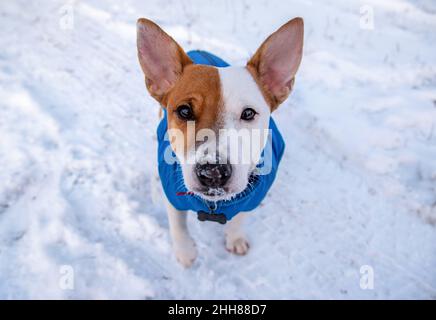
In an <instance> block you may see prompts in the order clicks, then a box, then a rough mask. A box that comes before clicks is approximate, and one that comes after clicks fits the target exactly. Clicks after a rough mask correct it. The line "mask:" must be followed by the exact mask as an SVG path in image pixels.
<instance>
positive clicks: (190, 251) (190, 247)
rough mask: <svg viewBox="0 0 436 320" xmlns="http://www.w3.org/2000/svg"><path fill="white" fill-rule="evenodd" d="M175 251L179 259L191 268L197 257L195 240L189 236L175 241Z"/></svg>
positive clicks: (183, 264) (186, 266)
mask: <svg viewBox="0 0 436 320" xmlns="http://www.w3.org/2000/svg"><path fill="white" fill-rule="evenodd" d="M174 253H175V255H176V258H177V261H178V262H179V263H180V264H181V265H182V266H184V267H185V268H189V267H190V266H192V264H193V263H194V261H195V259H196V258H197V248H196V246H195V242H194V240H192V239H191V238H190V237H187V238H184V239H183V240H179V241H177V242H175V243H174Z"/></svg>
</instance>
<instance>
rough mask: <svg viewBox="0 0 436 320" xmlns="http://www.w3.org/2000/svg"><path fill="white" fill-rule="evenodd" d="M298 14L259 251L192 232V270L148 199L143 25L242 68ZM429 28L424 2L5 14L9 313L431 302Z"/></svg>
mask: <svg viewBox="0 0 436 320" xmlns="http://www.w3.org/2000/svg"><path fill="white" fill-rule="evenodd" d="M368 10H369V11H368ZM371 10H373V14H374V15H373V18H374V20H373V22H374V24H373V26H372V25H371V21H369V25H368V21H367V20H366V17H367V16H366V14H368V12H369V13H371ZM295 16H302V17H303V18H304V19H305V49H304V57H303V62H302V65H301V68H300V71H299V73H298V76H297V81H296V86H295V91H294V92H293V94H292V96H291V97H290V99H288V100H287V102H286V103H284V104H283V105H282V106H281V107H280V108H279V109H278V110H277V112H275V119H276V121H277V124H278V126H279V128H280V129H281V131H282V133H283V136H284V138H285V141H286V143H287V149H286V151H285V155H284V158H283V161H282V163H281V167H280V169H279V172H278V178H277V180H276V183H275V184H274V186H273V188H272V190H271V191H270V193H269V194H268V196H267V199H266V200H265V201H264V202H263V203H262V205H261V206H260V207H259V208H258V209H257V210H256V211H255V212H253V213H252V214H251V217H250V218H249V219H248V220H247V223H246V230H247V233H248V236H249V239H250V242H251V249H250V252H249V254H248V255H247V256H245V257H238V256H233V255H231V254H230V253H228V252H227V251H226V250H225V247H224V237H223V232H222V226H220V225H218V224H213V223H206V222H205V223H200V222H198V221H196V217H195V215H194V214H192V215H191V216H190V217H189V225H190V229H191V233H192V235H193V238H194V239H196V242H197V246H198V249H199V258H198V260H197V261H196V262H195V264H194V265H193V267H192V268H191V269H187V270H185V269H183V268H182V267H181V266H180V265H178V264H177V262H176V260H175V258H174V256H173V254H172V251H171V243H170V239H169V234H168V222H167V218H166V213H165V209H164V207H163V204H162V200H159V199H158V195H157V192H156V191H155V190H154V189H153V188H152V187H151V180H152V179H154V178H153V177H154V172H155V170H156V168H155V161H153V159H154V158H155V156H156V154H155V152H156V151H155V149H156V146H155V141H154V133H155V129H156V124H157V110H158V106H157V104H156V103H155V102H154V101H153V100H152V99H151V98H150V97H149V96H148V94H147V93H146V90H145V86H144V80H143V75H142V73H141V70H140V67H139V64H138V61H137V57H136V30H135V24H136V19H137V18H139V17H147V18H149V19H152V20H154V21H156V22H157V23H158V24H159V25H161V26H162V27H163V28H164V29H165V30H166V31H167V32H168V33H169V34H171V35H172V36H173V37H174V38H175V39H176V40H177V41H178V42H179V43H180V44H181V45H182V46H183V47H184V48H185V50H189V49H204V50H210V51H211V52H213V53H214V54H216V55H218V56H221V57H222V58H223V59H225V60H227V61H229V62H230V63H232V64H240V65H243V64H244V63H245V61H247V59H248V58H249V57H250V55H251V54H253V53H254V51H255V50H256V49H257V47H258V46H259V45H260V43H261V42H262V41H263V39H264V38H265V37H266V36H268V35H269V34H270V33H271V32H272V31H274V30H275V29H277V28H278V27H279V26H280V25H282V24H283V23H285V22H286V21H288V20H289V19H291V18H293V17H295ZM370 20H371V19H370ZM368 26H369V27H368ZM372 27H373V28H372ZM435 29H436V5H435V3H434V2H433V1H430V0H428V1H425V0H421V1H407V0H397V1H394V0H387V1H376V0H366V1H365V2H361V1H345V0H337V1H333V0H330V1H308V0H300V1H281V0H277V1H270V0H268V1H266V0H264V1H257V0H256V1H249V0H245V1H230V0H228V1H227V0H226V1H218V0H215V1H174V0H167V1H162V0H160V1H156V0H146V1H132V0H127V1H115V0H110V1H102V0H91V1H71V2H68V1H60V2H56V1H36V0H33V1H24V0H15V1H2V3H1V4H0V47H1V50H0V168H1V170H0V298H2V299H14V298H24V299H30V298H37V299H40V298H53V299H76V298H84V299H88V298H93V299H106V298H115V299H117V298H133V299H163V298H169V299H172V298H181V299H185V298H191V299H195V298H203V299H204V298H217V299H222V298H228V299H233V298H237V299H248V298H250V299H270V298H276V299H294V298H298V299H308V298H311V299H358V298H361V299H381V298H387V299H395V298H404V299H420V298H423V299H436V229H435V224H436V89H435V88H436V47H435V44H436V33H435V32H434V30H435ZM156 198H157V199H156ZM153 199H155V200H157V201H155V202H153ZM366 266H367V267H366ZM368 267H369V268H370V270H372V271H373V274H374V287H373V289H371V288H367V289H366V290H365V286H363V287H362V286H361V284H362V281H363V282H365V281H364V280H365V270H366V269H365V268H368ZM361 271H362V272H361ZM71 276H73V277H72V278H71ZM65 277H67V278H65ZM68 279H69V280H68ZM362 279H363V280H362Z"/></svg>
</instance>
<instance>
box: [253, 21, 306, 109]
mask: <svg viewBox="0 0 436 320" xmlns="http://www.w3.org/2000/svg"><path fill="white" fill-rule="evenodd" d="M303 37H304V23H303V19H302V18H294V19H292V20H290V21H289V22H287V23H286V24H284V25H283V26H282V27H280V29H278V30H277V31H276V32H274V33H273V34H272V35H270V36H269V37H268V38H267V39H266V40H265V41H264V42H263V43H262V45H261V46H260V47H259V49H257V51H256V53H255V54H254V56H253V57H252V58H251V59H250V61H248V63H247V68H248V69H249V70H250V72H252V73H254V75H255V76H256V77H257V79H258V80H259V82H260V85H261V86H262V88H263V90H264V92H265V94H266V95H267V98H268V99H267V100H269V102H270V105H271V109H272V111H273V110H274V109H276V108H277V107H278V106H279V104H281V103H282V102H283V101H285V100H286V98H287V97H288V95H289V93H290V92H291V89H292V86H293V84H294V79H295V74H296V73H297V70H298V67H299V65H300V62H301V58H302V55H303Z"/></svg>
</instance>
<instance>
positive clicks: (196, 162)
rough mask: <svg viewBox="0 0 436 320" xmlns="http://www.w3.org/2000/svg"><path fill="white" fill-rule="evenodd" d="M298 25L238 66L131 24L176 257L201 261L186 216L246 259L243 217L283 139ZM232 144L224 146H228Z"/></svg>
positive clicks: (268, 178)
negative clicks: (208, 225) (221, 227)
mask: <svg viewBox="0 0 436 320" xmlns="http://www.w3.org/2000/svg"><path fill="white" fill-rule="evenodd" d="M303 35H304V25H303V20H302V19H301V18H294V19H292V20H290V21H289V22H287V23H286V24H284V25H283V26H282V27H280V28H279V29H278V30H277V31H276V32H274V33H273V34H271V35H270V36H269V37H268V38H267V39H266V40H265V41H264V42H263V44H262V45H261V46H260V47H259V49H258V50H257V51H256V53H255V54H254V55H253V57H252V58H251V59H250V60H249V61H248V62H247V64H246V66H244V67H231V66H229V65H228V64H227V63H226V62H225V61H223V60H222V59H220V58H218V57H217V56H215V55H213V54H211V53H208V52H205V51H198V50H197V51H190V52H188V53H185V52H184V51H183V49H182V48H181V47H180V46H179V45H178V44H177V42H176V41H174V40H173V39H172V38H171V37H170V36H169V35H168V34H166V33H165V32H164V31H163V30H162V29H161V28H160V27H159V26H158V25H156V24H155V23H154V22H152V21H150V20H147V19H143V18H141V19H139V20H138V23H137V47H138V58H139V62H140V65H141V68H142V71H143V72H144V75H145V84H146V87H147V89H148V91H149V93H150V95H151V96H152V97H153V98H154V99H156V100H157V101H158V102H159V104H160V105H161V112H160V114H161V118H162V119H161V121H160V124H159V126H158V130H157V138H158V171H159V177H160V180H161V183H162V187H163V191H164V194H165V196H166V201H165V202H166V207H167V213H168V219H169V228H170V234H171V237H172V242H173V248H174V251H175V255H176V258H177V260H178V261H179V262H180V263H181V264H182V265H183V266H185V267H189V266H191V265H192V263H193V262H194V261H195V258H196V257H197V250H196V246H195V242H194V241H193V240H192V238H191V237H190V235H189V233H188V228H187V225H186V212H187V211H188V210H192V211H195V212H197V214H198V219H199V220H200V221H205V220H209V221H216V222H219V223H222V224H225V223H226V222H228V224H226V226H225V237H226V242H225V245H226V248H227V250H229V251H230V252H233V253H235V254H238V255H244V254H246V253H247V251H248V249H249V244H248V241H247V239H246V236H245V234H244V232H243V230H242V226H241V225H242V221H243V219H244V217H245V216H246V212H248V211H251V210H253V209H255V208H256V207H257V206H258V205H259V204H260V202H261V201H262V200H263V199H264V197H265V195H266V194H267V192H268V190H269V188H270V187H271V185H272V183H273V181H274V178H275V176H276V172H277V168H278V164H279V162H280V159H281V157H282V155H283V151H284V147H285V144H284V141H283V138H282V136H281V135H280V132H279V131H278V129H277V126H276V125H275V123H274V121H273V119H272V118H271V113H272V112H273V111H274V110H275V109H276V108H277V107H278V106H279V105H280V104H281V103H282V102H283V101H285V100H286V98H287V97H288V95H289V93H290V92H291V90H292V87H293V85H294V80H295V74H296V73H297V70H298V67H299V65H300V62H301V58H302V51H303ZM229 141H230V142H229Z"/></svg>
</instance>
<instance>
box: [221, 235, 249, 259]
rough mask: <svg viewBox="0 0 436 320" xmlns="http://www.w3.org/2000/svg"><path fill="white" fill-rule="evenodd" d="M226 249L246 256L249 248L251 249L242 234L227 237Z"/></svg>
mask: <svg viewBox="0 0 436 320" xmlns="http://www.w3.org/2000/svg"><path fill="white" fill-rule="evenodd" d="M226 249H227V250H228V251H229V252H231V253H234V254H237V255H240V256H244V255H246V254H247V252H248V249H250V244H249V243H248V241H247V239H245V237H243V236H241V237H238V238H233V237H229V236H227V237H226Z"/></svg>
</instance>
